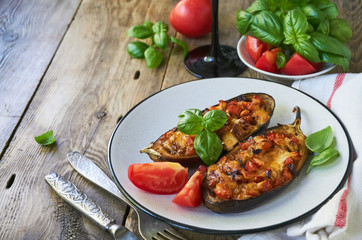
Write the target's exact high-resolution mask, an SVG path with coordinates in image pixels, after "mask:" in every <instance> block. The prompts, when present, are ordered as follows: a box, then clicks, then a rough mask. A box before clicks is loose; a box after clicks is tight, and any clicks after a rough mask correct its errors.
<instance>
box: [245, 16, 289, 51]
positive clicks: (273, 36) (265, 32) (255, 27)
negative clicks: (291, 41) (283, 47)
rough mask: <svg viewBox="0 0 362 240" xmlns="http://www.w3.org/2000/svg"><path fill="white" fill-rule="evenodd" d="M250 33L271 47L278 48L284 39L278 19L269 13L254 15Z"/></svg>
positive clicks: (281, 25)
mask: <svg viewBox="0 0 362 240" xmlns="http://www.w3.org/2000/svg"><path fill="white" fill-rule="evenodd" d="M250 31H251V32H252V33H253V35H254V36H255V37H256V38H258V39H259V40H261V41H263V42H266V43H268V44H270V45H273V46H279V45H280V44H281V43H282V41H283V39H284V37H283V24H282V22H281V20H280V18H279V17H278V16H277V15H276V14H275V13H272V12H269V11H261V12H259V13H257V14H256V15H254V19H253V22H252V23H251V25H250Z"/></svg>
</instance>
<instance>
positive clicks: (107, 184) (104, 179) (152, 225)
mask: <svg viewBox="0 0 362 240" xmlns="http://www.w3.org/2000/svg"><path fill="white" fill-rule="evenodd" d="M67 157H68V161H69V162H70V164H71V165H72V166H73V168H74V169H75V170H76V171H77V172H78V173H80V174H81V175H82V176H83V177H85V178H86V179H88V180H89V181H91V182H93V183H94V184H96V185H97V186H99V187H101V188H103V189H104V190H106V191H107V192H109V193H111V194H112V195H114V196H116V197H118V198H120V199H121V200H123V201H124V202H125V203H127V204H128V205H129V206H130V207H132V208H133V210H134V211H135V212H136V214H137V217H138V230H139V232H140V234H141V236H142V237H143V238H144V239H154V236H155V235H160V233H161V234H171V235H173V236H177V239H186V238H184V237H183V236H182V235H181V234H180V233H178V232H177V231H175V230H174V229H173V228H172V227H171V226H170V225H168V224H166V223H164V222H162V221H160V220H158V219H156V218H154V217H152V216H151V215H148V214H147V213H145V212H143V211H140V210H139V209H137V207H135V206H134V205H133V204H132V203H131V202H130V201H128V200H127V199H126V198H125V197H124V196H123V194H122V193H121V191H120V190H119V189H118V187H117V186H116V184H115V183H114V182H113V181H112V180H111V179H110V178H109V177H108V176H107V175H106V174H105V173H104V172H103V171H102V170H101V169H100V168H99V167H98V166H97V165H95V164H94V163H93V162H92V161H91V160H90V159H89V158H87V157H86V156H84V155H82V154H81V153H79V152H70V153H68V154H67ZM141 225H142V229H140V227H141Z"/></svg>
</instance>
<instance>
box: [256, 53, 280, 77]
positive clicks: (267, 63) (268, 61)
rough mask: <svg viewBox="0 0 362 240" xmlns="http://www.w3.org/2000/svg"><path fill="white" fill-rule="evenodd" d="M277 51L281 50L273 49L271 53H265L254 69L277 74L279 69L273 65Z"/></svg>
mask: <svg viewBox="0 0 362 240" xmlns="http://www.w3.org/2000/svg"><path fill="white" fill-rule="evenodd" d="M279 51H281V48H274V49H272V50H271V51H269V50H267V51H265V52H264V53H263V54H262V55H261V57H260V58H259V59H258V61H257V62H256V64H255V67H256V68H259V69H260V70H263V71H267V72H271V73H279V69H278V67H277V64H276V63H275V59H276V58H277V52H279Z"/></svg>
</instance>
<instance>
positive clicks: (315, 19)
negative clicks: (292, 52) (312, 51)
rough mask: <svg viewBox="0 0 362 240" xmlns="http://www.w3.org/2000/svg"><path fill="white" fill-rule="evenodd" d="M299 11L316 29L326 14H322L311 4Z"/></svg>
mask: <svg viewBox="0 0 362 240" xmlns="http://www.w3.org/2000/svg"><path fill="white" fill-rule="evenodd" d="M301 11H302V12H303V14H304V15H305V16H306V18H307V19H308V22H309V23H311V24H312V26H313V27H315V28H317V27H318V26H319V24H320V23H321V22H322V20H323V19H325V18H326V14H325V13H324V12H322V11H321V10H319V9H318V8H317V7H315V6H313V5H311V4H307V5H305V6H303V7H301Z"/></svg>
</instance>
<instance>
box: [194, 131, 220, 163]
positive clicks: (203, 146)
mask: <svg viewBox="0 0 362 240" xmlns="http://www.w3.org/2000/svg"><path fill="white" fill-rule="evenodd" d="M194 148H195V151H196V153H197V155H198V156H199V157H200V158H201V159H202V161H204V162H205V163H206V164H207V165H211V164H213V163H215V162H216V161H217V159H218V158H219V156H220V154H221V152H222V149H223V147H222V142H221V140H220V138H219V137H218V136H217V134H216V133H214V132H213V131H209V130H204V131H202V132H201V133H199V134H197V136H196V137H195V141H194Z"/></svg>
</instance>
